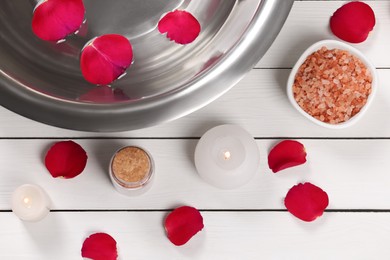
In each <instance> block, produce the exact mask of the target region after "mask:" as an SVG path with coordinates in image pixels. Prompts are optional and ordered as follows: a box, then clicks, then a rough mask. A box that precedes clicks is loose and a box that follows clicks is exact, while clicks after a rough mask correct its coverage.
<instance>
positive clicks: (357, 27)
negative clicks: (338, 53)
mask: <svg viewBox="0 0 390 260" xmlns="http://www.w3.org/2000/svg"><path fill="white" fill-rule="evenodd" d="M374 26H375V14H374V11H373V10H372V9H371V7H370V6H369V5H368V4H366V3H363V2H359V1H356V2H350V3H347V4H345V5H343V6H342V7H340V8H339V9H337V10H336V12H335V13H334V14H333V16H332V17H331V18H330V29H331V30H332V32H333V33H334V34H335V35H336V36H337V37H339V38H340V39H342V40H344V41H347V42H351V43H360V42H363V41H365V40H366V39H367V37H368V34H369V33H370V31H372V30H373V28H374Z"/></svg>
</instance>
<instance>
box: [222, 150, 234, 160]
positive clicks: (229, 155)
mask: <svg viewBox="0 0 390 260" xmlns="http://www.w3.org/2000/svg"><path fill="white" fill-rule="evenodd" d="M231 157H232V154H231V153H230V152H229V151H225V152H224V153H223V159H224V160H225V161H229V160H230V158H231Z"/></svg>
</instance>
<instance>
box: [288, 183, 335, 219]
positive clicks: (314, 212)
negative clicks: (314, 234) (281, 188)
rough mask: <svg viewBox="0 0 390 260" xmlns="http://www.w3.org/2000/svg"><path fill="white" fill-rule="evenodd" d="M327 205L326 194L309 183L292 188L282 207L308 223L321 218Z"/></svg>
mask: <svg viewBox="0 0 390 260" xmlns="http://www.w3.org/2000/svg"><path fill="white" fill-rule="evenodd" d="M328 204H329V198H328V194H326V192H325V191H323V190H322V189H321V188H319V187H317V186H315V185H313V184H311V183H309V182H306V183H300V184H298V185H295V186H294V187H292V188H291V189H290V190H289V191H288V193H287V195H286V198H285V199H284V205H285V206H286V208H287V210H288V211H289V212H290V213H291V214H293V215H294V216H296V217H297V218H299V219H301V220H303V221H308V222H310V221H313V220H315V219H316V218H318V217H320V216H322V214H323V213H324V211H325V209H326V207H328Z"/></svg>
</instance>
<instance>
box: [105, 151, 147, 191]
mask: <svg viewBox="0 0 390 260" xmlns="http://www.w3.org/2000/svg"><path fill="white" fill-rule="evenodd" d="M109 171H110V179H111V182H112V183H113V185H114V187H115V189H116V190H117V191H118V192H120V193H122V194H124V195H140V194H142V193H144V192H146V191H147V190H148V189H149V188H150V186H151V181H152V179H153V175H154V174H153V172H154V163H153V159H152V157H151V156H150V154H149V153H148V152H146V151H145V150H144V149H142V148H140V147H136V146H127V147H124V148H122V149H120V150H118V151H117V152H116V153H115V154H114V156H113V157H112V159H111V163H110V169H109Z"/></svg>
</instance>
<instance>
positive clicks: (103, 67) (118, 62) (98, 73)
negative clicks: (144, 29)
mask: <svg viewBox="0 0 390 260" xmlns="http://www.w3.org/2000/svg"><path fill="white" fill-rule="evenodd" d="M132 61H133V49H132V46H131V44H130V42H129V40H128V39H127V38H126V37H124V36H122V35H118V34H106V35H103V36H100V37H97V38H95V39H94V40H92V41H91V42H89V43H88V44H87V45H86V46H85V47H84V49H83V50H82V53H81V58H80V66H81V72H82V73H83V76H84V78H85V79H86V80H87V81H89V82H91V83H93V84H98V85H108V84H110V83H111V82H113V81H114V80H116V79H117V78H118V77H119V76H121V75H122V74H123V73H124V72H125V71H126V69H127V68H128V67H129V66H130V65H131V62H132Z"/></svg>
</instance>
